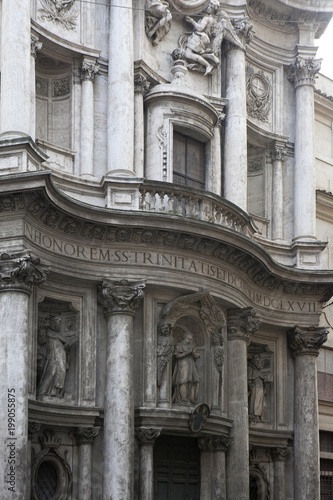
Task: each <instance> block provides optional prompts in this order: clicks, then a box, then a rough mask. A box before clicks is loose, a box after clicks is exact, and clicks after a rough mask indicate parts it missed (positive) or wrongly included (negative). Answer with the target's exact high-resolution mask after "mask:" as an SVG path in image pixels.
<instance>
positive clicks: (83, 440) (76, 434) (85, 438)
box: [71, 427, 101, 445]
mask: <svg viewBox="0 0 333 500" xmlns="http://www.w3.org/2000/svg"><path fill="white" fill-rule="evenodd" d="M100 430H101V428H100V427H78V428H77V429H74V430H73V431H72V432H71V436H72V437H73V439H74V440H75V441H76V443H77V444H78V445H81V444H90V443H93V442H94V439H95V437H97V436H98V434H99V431H100Z"/></svg>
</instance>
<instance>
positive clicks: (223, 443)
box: [198, 434, 230, 452]
mask: <svg viewBox="0 0 333 500" xmlns="http://www.w3.org/2000/svg"><path fill="white" fill-rule="evenodd" d="M229 444H230V438H229V437H228V436H226V435H225V434H221V435H220V436H212V437H209V438H201V439H199V440H198V446H199V448H200V450H201V451H204V452H205V451H210V452H211V451H224V452H226V451H227V450H228V447H229Z"/></svg>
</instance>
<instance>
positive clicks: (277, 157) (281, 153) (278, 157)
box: [271, 144, 287, 161]
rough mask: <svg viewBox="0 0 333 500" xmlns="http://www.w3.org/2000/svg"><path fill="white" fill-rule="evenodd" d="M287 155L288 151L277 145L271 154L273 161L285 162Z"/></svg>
mask: <svg viewBox="0 0 333 500" xmlns="http://www.w3.org/2000/svg"><path fill="white" fill-rule="evenodd" d="M286 154H287V150H286V149H285V148H284V147H283V146H279V145H277V144H275V145H274V148H273V150H272V152H271V158H272V160H273V161H283V160H284V157H285V156H286Z"/></svg>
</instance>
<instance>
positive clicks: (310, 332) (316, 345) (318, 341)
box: [287, 326, 329, 358]
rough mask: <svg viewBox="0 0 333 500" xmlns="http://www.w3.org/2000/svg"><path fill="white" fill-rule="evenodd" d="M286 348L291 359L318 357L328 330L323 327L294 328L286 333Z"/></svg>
mask: <svg viewBox="0 0 333 500" xmlns="http://www.w3.org/2000/svg"><path fill="white" fill-rule="evenodd" d="M287 333H288V347H289V349H290V350H291V352H292V355H293V357H294V358H295V357H296V356H301V355H310V356H318V355H319V349H320V347H321V346H322V345H323V344H324V343H325V342H326V340H327V335H328V333H329V332H328V330H326V329H325V328H324V327H314V326H311V327H309V328H300V327H298V326H295V327H294V328H293V329H292V330H289V331H288V332H287Z"/></svg>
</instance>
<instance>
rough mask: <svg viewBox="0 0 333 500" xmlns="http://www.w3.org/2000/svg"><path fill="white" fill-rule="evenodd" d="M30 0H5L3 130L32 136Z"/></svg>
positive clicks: (0, 126) (0, 119) (0, 125)
mask: <svg viewBox="0 0 333 500" xmlns="http://www.w3.org/2000/svg"><path fill="white" fill-rule="evenodd" d="M30 8H31V1H30V0H3V1H2V29H1V104H0V133H4V132H15V134H13V135H21V134H24V135H29V136H30V135H32V130H31V111H32V110H31V99H30V92H31V82H30V70H31V47H30V29H31V28H30Z"/></svg>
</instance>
